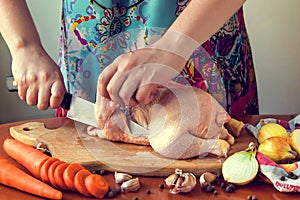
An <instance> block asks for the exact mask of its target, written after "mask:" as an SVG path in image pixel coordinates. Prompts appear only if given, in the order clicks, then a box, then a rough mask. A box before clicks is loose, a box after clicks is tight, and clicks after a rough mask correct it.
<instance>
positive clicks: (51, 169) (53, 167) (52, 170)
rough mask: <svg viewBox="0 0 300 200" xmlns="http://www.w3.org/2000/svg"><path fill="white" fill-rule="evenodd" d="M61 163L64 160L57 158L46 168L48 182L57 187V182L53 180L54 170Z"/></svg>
mask: <svg viewBox="0 0 300 200" xmlns="http://www.w3.org/2000/svg"><path fill="white" fill-rule="evenodd" d="M62 163H64V162H63V161H61V160H57V161H55V162H53V163H52V164H51V165H50V167H49V169H48V179H49V182H50V183H51V185H53V186H54V187H56V188H59V186H58V184H57V183H56V181H55V177H54V171H55V169H56V168H57V167H58V165H60V164H62Z"/></svg>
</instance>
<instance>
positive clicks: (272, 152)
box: [258, 137, 297, 162]
mask: <svg viewBox="0 0 300 200" xmlns="http://www.w3.org/2000/svg"><path fill="white" fill-rule="evenodd" d="M258 151H259V152H261V153H262V154H264V155H265V156H267V157H268V158H270V159H271V160H273V161H275V162H279V161H288V160H291V159H294V158H295V157H296V155H297V153H296V152H295V151H293V150H292V149H291V146H290V145H289V144H288V142H287V141H286V139H284V138H281V137H271V138H268V139H266V140H264V141H263V142H262V143H261V144H260V145H259V146H258Z"/></svg>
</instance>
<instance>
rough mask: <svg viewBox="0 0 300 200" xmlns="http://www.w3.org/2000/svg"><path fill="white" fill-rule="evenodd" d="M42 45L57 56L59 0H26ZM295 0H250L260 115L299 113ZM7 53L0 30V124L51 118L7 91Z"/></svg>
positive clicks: (298, 3)
mask: <svg viewBox="0 0 300 200" xmlns="http://www.w3.org/2000/svg"><path fill="white" fill-rule="evenodd" d="M27 3H28V6H29V8H30V10H31V13H32V16H33V18H34V21H35V23H36V26H37V29H38V31H39V33H40V37H41V40H42V43H43V44H44V47H45V49H46V50H47V52H48V53H49V54H50V56H51V57H52V58H53V59H54V60H58V50H59V29H60V13H61V0H51V1H46V0H27ZM299 7H300V1H299V0H287V1H283V0H263V1H262V0H248V1H247V2H246V3H245V5H244V11H245V20H246V25H247V29H248V34H249V37H250V42H251V46H252V51H253V57H254V64H255V69H256V77H257V82H258V95H259V103H260V114H298V113H300V104H299V99H300V83H299V82H298V79H299V78H300V64H299V62H298V60H299V57H300V56H299V52H300V37H299V35H300V20H299V19H300V12H298V9H299ZM10 65H11V56H10V53H9V50H8V48H7V46H6V44H5V42H4V41H3V39H2V37H1V35H0V94H1V95H0V123H7V122H13V121H20V120H26V119H34V118H44V117H52V116H53V113H54V111H53V110H51V109H48V110H47V111H39V110H38V109H37V108H36V107H29V106H27V105H26V104H25V102H23V101H21V100H19V98H18V96H17V93H9V92H8V91H7V89H6V85H5V77H6V76H8V75H11V69H10Z"/></svg>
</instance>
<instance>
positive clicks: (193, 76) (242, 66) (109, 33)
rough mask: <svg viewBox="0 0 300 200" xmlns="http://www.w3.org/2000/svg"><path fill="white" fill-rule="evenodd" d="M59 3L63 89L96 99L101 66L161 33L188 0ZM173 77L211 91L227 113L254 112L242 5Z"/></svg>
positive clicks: (254, 93) (75, 0)
mask: <svg viewBox="0 0 300 200" xmlns="http://www.w3.org/2000/svg"><path fill="white" fill-rule="evenodd" d="M62 2H63V5H62V7H63V10H62V26H61V35H60V44H61V45H60V59H59V66H60V68H61V71H62V74H63V76H64V80H65V85H66V88H67V90H68V91H69V92H71V93H73V94H75V95H77V96H81V97H83V98H85V99H88V100H90V101H95V95H96V89H97V88H96V87H97V78H98V75H99V74H100V73H101V71H102V70H103V69H104V68H105V67H106V66H107V65H109V64H110V63H111V62H112V61H113V60H114V59H115V58H116V57H117V56H119V55H120V54H123V53H126V52H129V51H131V50H135V49H139V48H143V47H145V46H147V45H149V44H151V43H153V42H154V41H156V40H157V39H158V38H159V37H161V35H162V34H163V33H164V31H165V30H166V29H167V28H168V27H169V26H170V25H171V24H172V23H173V22H174V20H175V19H176V17H177V16H178V15H180V13H181V12H182V11H183V10H184V9H185V7H186V6H187V5H188V3H189V0H164V1H162V0H80V1H79V0H63V1H62ZM208 17H209V16H208ZM195 31H199V34H201V31H200V30H197V29H196V28H195ZM175 80H177V81H179V82H183V81H184V82H185V83H188V84H190V85H193V86H195V87H199V88H202V89H203V90H206V91H208V92H210V93H211V94H212V95H213V96H214V97H215V98H216V99H217V100H218V101H219V102H220V104H221V105H223V106H224V107H225V108H226V110H227V111H228V112H229V113H230V114H234V115H240V114H258V99H257V88H256V79H255V73H254V67H253V62H252V54H251V48H250V44H249V39H248V36H247V31H246V27H245V23H244V16H243V9H242V8H241V9H240V10H239V11H238V12H237V13H235V14H234V15H233V16H232V17H231V18H230V19H229V20H228V21H227V22H226V23H225V24H224V26H223V27H222V28H221V29H219V30H218V31H217V32H216V33H215V34H214V35H213V36H212V37H211V38H210V39H209V40H208V41H206V42H205V43H204V44H202V45H199V48H198V49H197V50H195V51H194V53H193V54H192V56H191V57H190V59H189V60H188V62H187V64H186V66H185V68H184V70H183V71H182V73H181V75H179V76H178V77H176V78H175ZM56 114H57V116H64V115H65V114H66V112H65V111H63V110H62V109H58V110H57V113H56Z"/></svg>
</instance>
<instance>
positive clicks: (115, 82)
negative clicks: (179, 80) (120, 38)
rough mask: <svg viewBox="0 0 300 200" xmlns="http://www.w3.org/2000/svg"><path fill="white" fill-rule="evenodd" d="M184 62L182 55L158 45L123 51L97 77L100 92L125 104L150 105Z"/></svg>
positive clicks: (121, 104) (122, 104)
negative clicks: (159, 89)
mask: <svg viewBox="0 0 300 200" xmlns="http://www.w3.org/2000/svg"><path fill="white" fill-rule="evenodd" d="M184 64H185V60H184V59H183V58H181V57H180V56H178V55H176V54H173V53H170V52H167V51H165V50H160V49H157V48H151V47H147V48H143V49H139V50H136V51H133V52H129V53H127V54H123V55H121V56H119V57H117V58H116V59H115V61H114V62H113V63H112V64H110V65H109V66H108V67H106V68H105V69H104V70H103V72H102V73H101V74H100V76H99V78H98V95H101V96H103V97H106V98H108V99H110V100H112V101H113V102H115V103H117V104H119V105H120V106H124V105H136V104H148V103H149V102H150V101H151V100H152V98H153V93H155V91H156V89H157V88H159V87H163V86H165V85H166V84H167V83H168V82H169V81H170V80H171V79H172V78H174V77H175V76H177V75H178V74H179V73H180V71H181V69H182V68H183V66H184Z"/></svg>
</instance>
